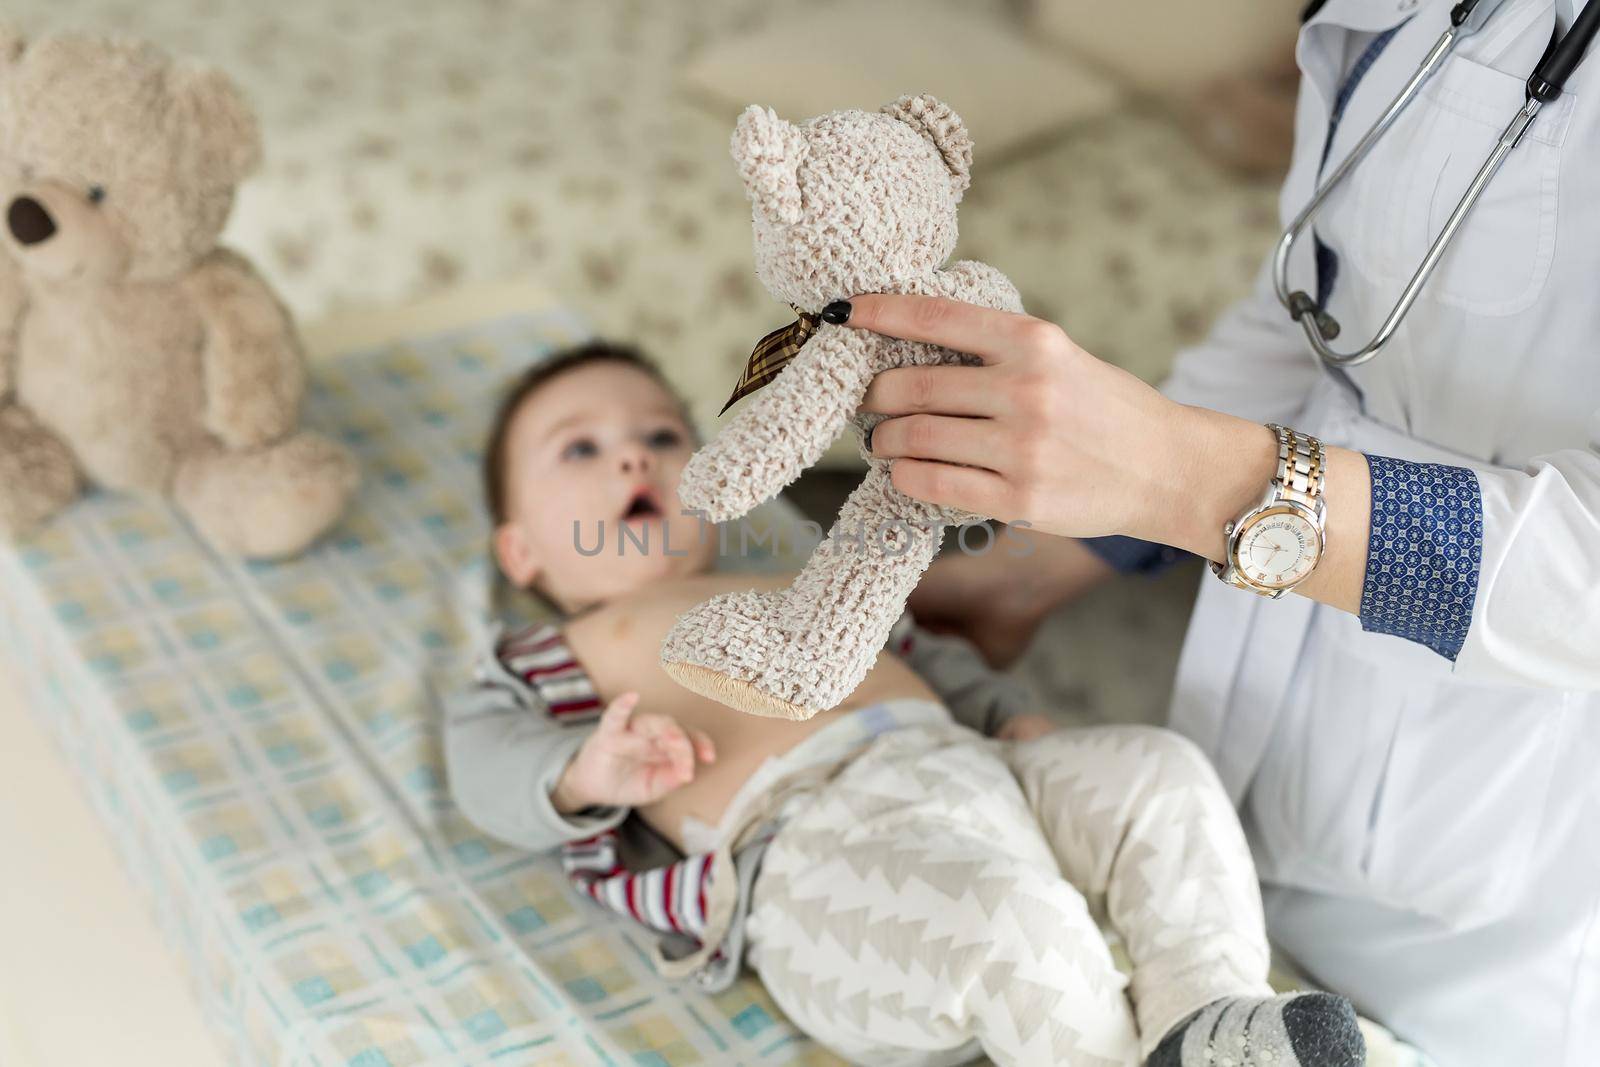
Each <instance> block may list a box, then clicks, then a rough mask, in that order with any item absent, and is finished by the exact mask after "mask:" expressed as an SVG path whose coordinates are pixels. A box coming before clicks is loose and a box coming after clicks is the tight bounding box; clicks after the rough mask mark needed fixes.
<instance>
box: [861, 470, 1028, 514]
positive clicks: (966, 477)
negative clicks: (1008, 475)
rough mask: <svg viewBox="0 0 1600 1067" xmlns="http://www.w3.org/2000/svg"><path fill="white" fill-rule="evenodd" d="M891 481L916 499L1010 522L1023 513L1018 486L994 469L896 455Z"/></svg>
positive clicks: (890, 471) (890, 476) (890, 472)
mask: <svg viewBox="0 0 1600 1067" xmlns="http://www.w3.org/2000/svg"><path fill="white" fill-rule="evenodd" d="M889 481H890V482H891V483H892V484H893V485H894V487H895V488H896V489H898V490H900V491H901V492H902V493H904V494H905V495H906V496H909V497H911V498H913V499H915V500H921V501H923V502H925V503H928V504H938V505H940V506H942V507H949V508H961V509H962V510H964V511H973V512H976V513H978V514H979V515H988V516H990V517H991V518H996V519H1000V520H1001V521H1002V522H1009V521H1012V520H1013V519H1016V518H1019V517H1021V516H1022V511H1021V508H1020V504H1021V497H1020V495H1019V494H1018V492H1017V488H1016V486H1015V485H1013V484H1012V483H1010V482H1008V481H1007V480H1006V479H1004V478H1002V477H1001V476H1000V475H998V474H996V473H994V471H988V470H983V469H982V468H979V467H958V466H955V465H954V464H951V463H938V462H935V461H932V460H926V459H897V460H895V461H894V463H892V464H891V465H890V466H889Z"/></svg>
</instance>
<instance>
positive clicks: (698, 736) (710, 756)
mask: <svg viewBox="0 0 1600 1067" xmlns="http://www.w3.org/2000/svg"><path fill="white" fill-rule="evenodd" d="M694 750H695V754H696V755H697V756H699V757H700V762H701V763H715V762H716V761H717V746H716V744H715V743H713V742H712V740H711V735H710V734H708V733H706V732H705V731H704V730H696V731H695V732H694Z"/></svg>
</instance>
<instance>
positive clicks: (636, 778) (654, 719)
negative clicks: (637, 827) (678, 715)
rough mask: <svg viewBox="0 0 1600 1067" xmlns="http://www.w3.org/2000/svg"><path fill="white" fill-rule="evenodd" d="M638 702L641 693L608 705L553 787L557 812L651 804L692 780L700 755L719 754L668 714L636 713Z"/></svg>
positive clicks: (706, 758)
mask: <svg viewBox="0 0 1600 1067" xmlns="http://www.w3.org/2000/svg"><path fill="white" fill-rule="evenodd" d="M638 703H639V694H638V693H623V694H622V695H621V696H619V697H617V699H615V700H613V701H612V702H611V703H610V704H609V705H607V706H606V710H605V713H604V714H602V715H601V716H600V724H599V726H598V727H596V729H595V731H594V733H592V734H590V735H589V738H588V740H586V741H585V742H584V743H583V747H582V748H580V749H578V752H577V755H575V756H573V757H572V762H571V763H569V764H567V769H566V772H565V773H563V774H562V776H561V780H560V781H559V782H557V783H556V787H555V788H554V789H553V790H551V791H550V800H551V803H553V804H554V805H555V806H556V810H557V811H560V812H563V813H567V814H570V813H572V812H575V811H581V810H582V809H584V808H587V807H592V806H594V805H597V804H604V805H615V806H618V807H625V808H636V807H640V806H641V805H644V804H650V803H652V802H654V801H657V800H660V799H661V798H662V797H664V796H666V795H667V794H668V793H670V792H672V791H673V790H674V789H677V788H678V787H680V786H682V785H685V784H687V783H688V782H692V781H693V780H694V769H695V763H696V760H697V759H698V760H699V762H702V763H711V762H712V761H714V760H715V759H716V758H717V753H716V749H715V748H714V747H713V745H712V743H711V738H709V737H707V736H706V735H705V734H704V733H702V732H701V731H699V730H694V731H686V730H684V728H683V727H681V726H679V725H678V723H677V721H676V720H674V719H672V718H671V717H669V716H666V715H635V714H633V709H634V707H635V706H637V705H638Z"/></svg>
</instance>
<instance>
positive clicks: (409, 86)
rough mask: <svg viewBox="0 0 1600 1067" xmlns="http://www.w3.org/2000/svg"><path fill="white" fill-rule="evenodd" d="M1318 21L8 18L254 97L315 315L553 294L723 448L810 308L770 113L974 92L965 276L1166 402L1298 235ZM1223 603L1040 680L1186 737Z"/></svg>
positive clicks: (249, 249) (203, 0) (520, 0)
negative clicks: (1184, 661) (1305, 35)
mask: <svg viewBox="0 0 1600 1067" xmlns="http://www.w3.org/2000/svg"><path fill="white" fill-rule="evenodd" d="M1299 6H1300V0H1217V2H1214V3H1211V4H1207V5H1205V13H1204V17H1203V19H1200V18H1199V17H1198V16H1197V15H1196V13H1195V9H1194V7H1193V5H1192V4H1183V3H1179V2H1177V0H1152V2H1148V3H1142V4H1123V5H1114V4H1106V3H1104V2H1101V0H858V2H843V0H836V2H828V0H584V2H572V0H450V2H444V0H385V2H383V3H378V2H375V0H271V2H268V3H262V2H259V0H8V2H7V4H6V10H5V13H4V15H3V16H0V17H4V18H5V19H6V20H8V21H12V22H15V23H16V24H18V25H20V26H21V28H22V29H23V30H24V31H26V32H29V33H38V32H43V31H46V30H55V29H64V28H91V29H96V30H103V29H110V30H115V31H119V32H125V33H128V34H133V35H137V36H141V37H146V38H149V39H152V40H154V41H156V42H158V43H160V44H162V45H163V46H165V47H167V48H168V49H170V50H172V51H174V52H177V53H181V54H186V55H192V56H196V57H199V58H202V59H205V60H208V61H210V62H212V63H215V64H217V65H219V66H221V67H223V68H225V69H226V70H227V71H229V72H230V73H231V74H232V75H233V77H234V78H235V79H237V81H238V82H239V83H240V84H241V85H242V86H243V87H244V89H245V91H246V93H247V94H248V96H249V97H250V99H251V100H252V102H253V103H254V105H255V107H256V109H257V111H258V113H259V115H260V117H261V121H262V127H263V133H264V137H265V142H266V157H265V164H264V166H263V168H262V169H261V171H260V173H258V174H257V175H256V176H255V177H254V178H253V179H251V180H250V181H249V182H248V183H247V184H246V185H245V187H244V188H243V190H242V191H241V194H240V197H239V201H238V203H237V206H236V208H235V212H234V216H233V219H232V222H231V223H230V226H229V229H228V232H227V234H226V237H225V239H226V240H227V241H228V242H229V243H231V244H233V245H234V246H236V247H237V248H239V249H240V250H242V251H243V252H245V253H246V254H247V255H249V256H250V257H251V258H252V259H254V260H255V262H256V263H257V264H258V265H259V267H260V268H261V269H262V270H263V272H264V273H265V274H266V275H267V277H268V278H269V280H270V281H271V282H272V283H273V284H274V285H275V286H276V287H277V289H278V291H279V292H280V293H281V294H282V295H283V297H284V298H285V299H286V300H287V302H288V303H289V304H290V306H291V307H292V309H293V310H294V311H295V312H296V313H297V314H298V316H299V317H300V319H301V321H302V323H305V324H310V323H313V322H316V321H317V320H321V319H324V318H326V317H329V316H337V315H341V314H350V313H369V314H370V313H377V314H383V313H384V310H385V309H398V308H401V307H404V306H406V305H408V304H410V303H413V302H415V301H418V300H420V299H422V298H425V297H430V296H433V295H436V294H439V293H444V292H470V291H471V290H473V289H474V287H484V286H493V285H496V284H500V283H503V282H504V281H506V280H507V279H526V280H529V281H531V282H532V283H534V284H535V285H537V286H538V287H540V288H542V289H544V290H547V291H549V292H551V293H552V294H554V296H555V297H556V299H558V300H559V301H560V302H561V303H562V304H564V305H566V306H567V307H568V308H570V309H571V310H572V311H574V312H575V313H576V314H577V315H578V316H579V317H580V318H581V319H583V320H584V321H587V322H588V323H590V324H592V326H593V327H594V328H595V329H596V330H597V331H598V332H600V333H603V334H607V335H611V336H615V337H621V338H627V339H631V340H635V341H638V342H640V343H642V344H643V345H644V346H645V347H646V348H647V349H648V350H650V351H652V352H653V353H654V354H655V355H656V356H657V357H658V358H659V359H660V360H661V361H662V362H663V363H664V365H665V367H666V369H667V371H668V373H669V374H670V376H671V377H672V378H673V379H674V381H675V382H676V383H677V384H678V386H679V387H680V388H681V389H682V390H683V391H684V392H685V393H686V394H687V395H688V396H689V397H690V398H691V401H692V406H693V408H694V411H695V413H696V415H697V417H698V418H699V420H700V421H701V423H702V425H703V426H705V427H706V429H707V430H708V431H709V432H714V431H715V427H716V422H715V413H716V411H717V409H718V408H720V407H721V406H722V403H723V401H724V400H725V399H726V398H727V396H728V393H729V392H730V390H731V388H732V384H733V382H734V381H735V380H736V378H737V376H738V372H739V370H740V368H741V367H742V366H743V364H744V360H745V358H746V356H747V355H748V354H749V351H750V348H751V346H752V344H753V343H754V342H755V340H756V339H757V338H759V337H760V336H761V335H762V334H764V333H766V332H767V331H769V330H771V329H774V328H776V327H777V326H780V325H782V324H784V323H785V322H787V321H788V320H789V318H790V317H791V316H790V314H789V309H788V308H787V307H785V306H783V305H782V304H780V303H779V302H778V301H776V300H775V299H773V298H772V297H770V296H769V295H768V294H767V293H766V292H765V291H764V290H763V289H762V288H761V286H760V284H759V282H758V281H757V280H756V277H755V274H754V271H753V268H752V256H751V251H750V217H749V208H748V205H747V203H746V201H745V198H744V193H743V189H742V187H741V185H740V183H739V181H738V178H737V175H736V174H735V171H734V167H733V165H732V162H731V161H730V160H729V158H728V149H727V145H728V136H729V133H730V131H731V129H732V126H733V122H734V119H735V117H736V116H737V115H738V113H739V112H740V111H741V110H742V109H743V108H744V107H745V106H746V105H747V104H750V103H760V104H765V105H770V106H773V107H775V108H777V109H778V110H779V112H780V114H783V115H784V116H785V117H786V118H790V119H795V120H800V119H804V118H807V117H809V116H811V115H814V114H818V113H821V112H825V111H828V110H832V109H835V108H842V107H867V108H871V107H876V106H878V105H879V104H881V103H884V102H886V101H888V100H891V99H893V98H894V97H896V96H898V95H899V94H901V93H904V92H913V91H923V90H926V91H929V92H933V93H934V94H936V95H938V96H940V97H941V98H942V99H944V100H946V101H947V102H949V103H950V104H951V105H952V106H954V107H955V108H956V109H957V110H958V111H959V112H960V113H961V114H962V115H963V117H964V119H965V121H966V123H967V125H968V127H969V129H970V131H971V133H972V135H973V137H974V139H975V141H976V146H977V147H976V163H975V166H974V172H973V184H972V188H971V191H970V192H969V193H968V194H967V197H966V200H965V202H964V204H963V208H962V216H961V226H962V240H961V245H960V248H959V250H958V255H960V256H961V257H964V258H975V259H982V260H986V261H988V262H990V263H992V264H994V265H995V266H997V267H999V268H1000V269H1001V270H1003V271H1005V272H1006V273H1007V274H1008V275H1009V276H1010V277H1011V278H1012V279H1013V280H1014V281H1015V282H1016V283H1017V285H1018V287H1019V288H1020V289H1021V291H1022V294H1023V298H1024V301H1025V303H1026V305H1027V307H1028V309H1029V310H1030V311H1031V312H1033V313H1034V314H1037V315H1040V316H1043V317H1046V318H1050V319H1053V320H1055V321H1057V322H1059V323H1061V324H1062V325H1063V326H1064V327H1065V328H1066V329H1067V331H1068V332H1069V333H1070V334H1072V336H1073V337H1074V338H1075V339H1076V340H1077V341H1078V342H1079V343H1080V344H1082V345H1083V346H1084V347H1086V348H1087V349H1089V350H1090V351H1091V352H1094V353H1096V354H1097V355H1099V356H1101V357H1102V358H1105V359H1109V360H1111V361H1113V362H1116V363H1119V364H1121V365H1123V366H1125V367H1127V368H1129V369H1131V370H1133V371H1134V372H1135V373H1137V374H1139V375H1141V376H1142V377H1144V378H1146V379H1148V380H1151V381H1156V380H1159V379H1160V378H1161V377H1162V375H1163V374H1164V373H1165V371H1166V369H1167V367H1168V366H1169V365H1170V362H1171V359H1172V356H1173V354H1174V353H1175V352H1176V351H1177V350H1178V349H1179V348H1180V347H1182V346H1183V345H1184V344H1187V343H1189V342H1192V341H1195V340H1197V339H1199V338H1200V337H1201V336H1202V335H1203V334H1204V332H1205V331H1206V329H1207V328H1208V326H1209V325H1210V323H1211V321H1212V319H1213V318H1214V317H1215V316H1216V315H1217V314H1218V313H1219V312H1220V311H1221V310H1222V309H1223V308H1224V307H1225V306H1226V305H1227V304H1228V302H1229V301H1231V300H1232V299H1234V298H1235V297H1237V296H1238V295H1240V294H1241V293H1242V292H1243V291H1244V290H1245V289H1246V287H1247V286H1248V284H1249V282H1250V279H1251V278H1252V277H1253V275H1254V273H1255V271H1256V269H1257V267H1258V265H1259V264H1260V262H1261V260H1262V257H1263V256H1264V254H1265V252H1266V250H1267V248H1268V246H1269V244H1270V242H1271V240H1272V239H1273V238H1274V237H1275V235H1276V188H1277V182H1278V179H1279V177H1280V171H1281V168H1282V167H1283V166H1284V165H1285V163H1286V159H1287V155H1288V150H1289V145H1290V140H1291V135H1292V130H1291V125H1292V121H1291V120H1292V109H1293V93H1294V84H1295V77H1294V68H1293V57H1292V48H1293V40H1294V35H1295V30H1296V27H1297V24H1298V18H1297V16H1298V12H1299ZM827 464H828V465H831V466H833V467H835V468H837V469H840V470H842V471H843V472H844V473H841V474H838V475H836V476H835V477H833V478H832V479H831V480H830V479H829V478H828V477H827V476H826V475H824V476H818V477H813V478H810V479H808V480H807V481H806V482H805V483H804V484H802V485H801V486H799V487H798V489H797V495H798V497H799V498H800V502H801V504H802V506H803V507H807V509H808V510H810V511H812V512H813V513H814V514H826V513H827V512H828V510H829V508H830V506H831V505H832V504H836V502H837V499H838V496H839V494H841V493H842V492H844V491H846V490H847V489H848V488H849V487H850V486H851V485H853V484H854V473H853V469H852V468H854V467H856V466H858V465H859V460H858V459H857V458H856V452H855V445H854V443H853V441H851V440H848V439H847V440H845V441H843V442H842V443H841V444H840V445H837V446H836V447H835V448H834V449H833V451H832V452H830V454H829V456H828V460H827ZM1193 580H1194V572H1193V571H1192V570H1183V569H1180V570H1179V571H1178V572H1176V574H1175V575H1171V576H1168V577H1167V578H1164V579H1162V580H1161V581H1159V582H1158V583H1156V584H1155V585H1153V586H1138V585H1129V584H1127V583H1124V584H1122V585H1120V586H1118V587H1117V588H1116V589H1113V590H1108V591H1104V592H1103V594H1102V597H1103V599H1102V600H1101V601H1097V602H1094V603H1092V604H1091V605H1090V606H1089V608H1088V610H1084V611H1075V612H1073V613H1072V615H1071V618H1070V619H1062V620H1055V621H1053V622H1052V626H1054V627H1058V628H1064V629H1063V632H1059V633H1052V634H1049V635H1048V636H1049V639H1048V640H1046V641H1041V642H1040V643H1039V644H1040V645H1041V646H1045V647H1049V648H1051V649H1052V650H1053V652H1052V655H1051V656H1050V658H1049V659H1048V660H1044V659H1038V660H1036V661H1030V663H1025V664H1024V673H1026V674H1031V675H1032V676H1033V677H1034V678H1035V680H1036V681H1037V682H1039V683H1040V688H1041V691H1042V692H1051V693H1059V692H1061V691H1063V689H1064V688H1065V689H1066V690H1068V691H1076V692H1080V693H1082V694H1083V700H1084V702H1085V703H1087V704H1090V705H1094V706H1104V705H1103V704H1102V702H1103V701H1114V702H1115V703H1116V705H1117V706H1120V707H1123V708H1128V707H1138V708H1142V709H1146V712H1147V714H1148V716H1149V717H1151V718H1156V717H1159V715H1160V714H1161V713H1162V710H1163V705H1164V701H1165V694H1166V692H1167V687H1168V685H1169V682H1170V676H1171V668H1172V664H1173V662H1174V661H1175V657H1176V654H1177V646H1178V641H1179V639H1180V635H1181V634H1182V632H1183V625H1184V622H1185V616H1186V614H1187V610H1188V601H1189V599H1190V595H1191V592H1192V588H1193ZM1074 620H1076V621H1074ZM1130 632H1131V633H1133V634H1135V635H1137V636H1138V638H1139V639H1138V640H1137V641H1129V640H1127V637H1128V635H1129V634H1130ZM1063 650H1067V651H1063ZM1078 710H1082V709H1078Z"/></svg>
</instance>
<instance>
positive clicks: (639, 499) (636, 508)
mask: <svg viewBox="0 0 1600 1067" xmlns="http://www.w3.org/2000/svg"><path fill="white" fill-rule="evenodd" d="M660 517H661V505H659V504H657V503H656V498H655V495H654V494H653V493H651V492H650V491H649V490H647V489H641V490H640V491H639V492H637V493H634V494H633V498H632V499H631V500H629V501H628V506H627V508H626V509H625V510H624V511H623V512H622V521H623V522H631V521H633V520H635V519H658V518H660Z"/></svg>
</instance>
